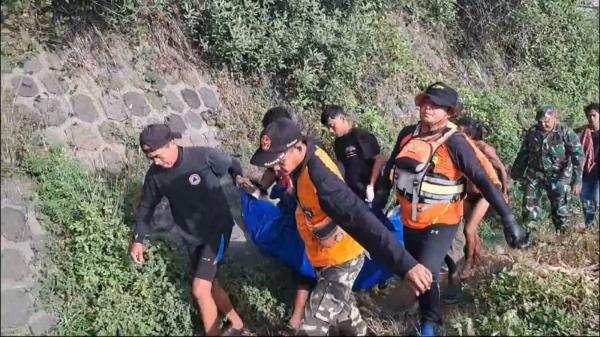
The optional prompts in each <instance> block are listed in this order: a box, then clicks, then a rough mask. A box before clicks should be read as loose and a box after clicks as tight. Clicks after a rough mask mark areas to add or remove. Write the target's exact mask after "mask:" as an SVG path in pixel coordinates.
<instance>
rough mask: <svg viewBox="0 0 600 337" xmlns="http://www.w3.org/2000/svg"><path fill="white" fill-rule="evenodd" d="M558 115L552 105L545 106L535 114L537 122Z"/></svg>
mask: <svg viewBox="0 0 600 337" xmlns="http://www.w3.org/2000/svg"><path fill="white" fill-rule="evenodd" d="M555 114H556V108H555V107H554V106H552V105H544V106H543V107H541V108H539V109H537V111H536V112H535V120H536V121H539V120H541V119H545V118H546V117H548V116H552V115H555Z"/></svg>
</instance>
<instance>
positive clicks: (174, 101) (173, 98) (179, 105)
mask: <svg viewBox="0 0 600 337" xmlns="http://www.w3.org/2000/svg"><path fill="white" fill-rule="evenodd" d="M165 99H166V101H167V106H168V107H170V108H171V109H173V110H175V111H177V112H182V111H183V109H184V105H183V102H182V101H181V99H179V97H177V94H176V93H174V92H172V91H167V92H165Z"/></svg>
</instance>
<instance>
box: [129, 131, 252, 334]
mask: <svg viewBox="0 0 600 337" xmlns="http://www.w3.org/2000/svg"><path fill="white" fill-rule="evenodd" d="M177 137H179V135H178V134H175V133H173V132H171V129H170V128H169V126H167V125H165V124H152V125H149V126H147V127H146V128H145V129H144V130H143V131H142V133H141V134H140V146H141V148H142V150H143V151H144V153H145V154H146V156H147V157H148V159H150V160H152V165H151V166H150V168H149V169H148V172H147V173H146V177H145V179H144V187H143V191H142V197H141V201H140V206H139V208H138V211H137V222H136V226H135V234H134V242H133V245H132V247H131V252H130V255H131V257H132V259H133V261H134V262H135V263H137V264H143V263H144V262H145V260H144V245H143V242H144V240H145V239H146V236H147V235H148V234H150V232H151V231H152V222H151V220H152V215H153V214H154V210H155V208H156V205H157V204H158V203H159V202H160V200H161V199H162V198H163V197H166V198H167V199H168V200H169V204H170V206H171V213H172V214H173V219H174V220H175V224H176V225H177V226H178V227H179V228H180V229H181V234H182V239H183V242H184V247H183V248H184V249H186V250H187V251H188V253H189V255H190V260H191V266H192V270H193V273H194V281H193V284H192V294H193V296H194V298H195V300H196V302H197V303H198V306H199V307H200V312H201V319H202V322H203V325H204V329H205V335H206V336H218V335H221V336H240V335H248V334H249V332H248V330H246V329H245V328H244V323H243V321H242V319H241V318H240V316H239V315H238V314H237V312H236V311H235V310H234V308H233V306H232V305H231V301H230V300H229V296H228V295H227V293H226V292H225V291H224V290H223V288H222V287H221V286H220V285H219V282H218V281H217V271H218V267H219V265H220V263H221V262H222V260H223V255H224V253H225V249H226V248H227V245H228V243H229V238H230V236H231V230H232V228H233V225H234V221H233V217H232V215H231V211H230V209H229V206H228V203H227V199H226V197H225V193H224V191H223V189H222V187H221V184H220V181H219V179H220V177H222V176H224V175H225V174H229V175H231V177H232V179H233V180H234V181H236V183H237V182H239V181H240V179H241V175H242V169H241V166H240V163H239V162H238V161H237V160H236V159H234V158H232V157H230V156H229V155H226V154H224V153H221V152H218V151H217V150H215V149H212V148H207V147H180V146H177V145H176V144H175V142H174V141H173V139H174V138H177ZM217 309H218V311H220V312H221V313H223V314H225V315H226V317H227V319H228V320H229V322H230V326H229V327H228V328H227V329H226V330H225V331H223V332H221V331H220V330H219V326H218V311H217Z"/></svg>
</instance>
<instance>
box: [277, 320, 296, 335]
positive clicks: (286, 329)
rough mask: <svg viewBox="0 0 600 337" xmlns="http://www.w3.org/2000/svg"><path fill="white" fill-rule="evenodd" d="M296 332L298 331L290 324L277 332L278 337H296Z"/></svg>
mask: <svg viewBox="0 0 600 337" xmlns="http://www.w3.org/2000/svg"><path fill="white" fill-rule="evenodd" d="M296 332H298V329H296V328H294V327H293V326H291V325H290V324H289V323H288V324H287V325H286V326H285V327H284V328H283V329H280V330H278V331H277V336H296Z"/></svg>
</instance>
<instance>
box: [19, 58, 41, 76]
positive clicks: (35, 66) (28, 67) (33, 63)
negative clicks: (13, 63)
mask: <svg viewBox="0 0 600 337" xmlns="http://www.w3.org/2000/svg"><path fill="white" fill-rule="evenodd" d="M40 70H42V63H41V62H40V61H39V60H38V59H37V58H34V59H31V60H27V61H25V65H23V71H24V72H25V73H27V74H33V73H37V72H38V71H40Z"/></svg>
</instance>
